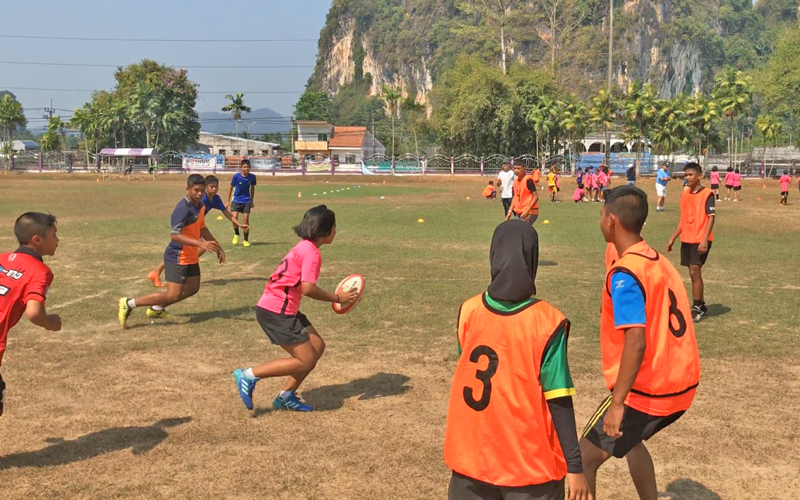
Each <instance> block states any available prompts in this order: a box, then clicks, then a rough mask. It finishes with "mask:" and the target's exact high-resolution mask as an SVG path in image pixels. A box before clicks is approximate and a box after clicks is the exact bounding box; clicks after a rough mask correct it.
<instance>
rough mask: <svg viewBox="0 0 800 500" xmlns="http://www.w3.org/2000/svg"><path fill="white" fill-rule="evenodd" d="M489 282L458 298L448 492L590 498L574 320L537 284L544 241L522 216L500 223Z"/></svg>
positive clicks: (472, 499)
mask: <svg viewBox="0 0 800 500" xmlns="http://www.w3.org/2000/svg"><path fill="white" fill-rule="evenodd" d="M489 255H490V263H491V271H492V282H491V283H490V284H489V288H488V290H487V291H486V292H484V293H481V294H480V295H476V296H475V297H473V298H471V299H469V300H467V301H466V302H464V303H463V304H462V305H461V308H460V309H459V313H458V330H457V339H458V353H459V359H458V363H457V365H456V370H455V375H454V376H453V384H452V387H451V390H450V403H449V406H448V410H447V429H446V431H445V438H444V461H445V463H446V464H447V466H448V467H450V469H452V470H453V474H452V477H451V479H450V488H449V493H448V498H449V499H450V500H462V499H463V500H467V499H469V500H477V499H487V500H488V499H492V500H494V499H504V498H505V499H510V500H513V499H519V500H523V499H526V500H563V499H564V478H565V477H566V479H567V484H568V486H569V497H568V498H570V499H587V498H592V497H591V495H590V494H589V492H588V485H587V482H586V478H585V477H584V475H583V473H582V472H583V471H582V465H581V456H580V449H579V446H578V439H577V435H576V432H575V415H574V413H573V407H572V395H573V394H574V393H575V389H574V385H573V383H572V377H571V376H570V371H569V365H568V363H567V339H568V337H569V330H570V323H569V320H567V318H565V317H564V315H563V314H562V313H561V312H560V311H559V310H557V309H556V308H554V307H553V306H551V305H550V304H548V303H547V302H545V301H543V300H539V299H537V298H536V297H534V295H535V294H536V286H535V280H536V269H537V266H538V263H539V262H538V260H539V243H538V236H537V235H536V231H535V230H531V228H529V227H528V226H527V225H526V224H524V223H523V222H521V221H508V222H504V223H502V224H500V225H499V226H498V227H497V229H495V232H494V236H493V237H492V246H491V250H490V252H489Z"/></svg>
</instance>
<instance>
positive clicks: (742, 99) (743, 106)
mask: <svg viewBox="0 0 800 500" xmlns="http://www.w3.org/2000/svg"><path fill="white" fill-rule="evenodd" d="M711 95H712V96H713V98H714V100H715V101H717V103H718V104H719V108H720V109H721V110H722V112H723V113H725V116H726V117H727V118H728V120H729V121H730V126H731V128H730V130H731V134H730V137H729V138H728V155H729V157H730V158H732V156H730V155H731V146H732V145H733V138H734V130H733V128H734V124H735V122H736V118H737V117H738V116H739V115H740V114H742V113H744V112H745V111H746V110H747V108H748V106H749V105H750V103H751V102H752V101H753V79H752V78H751V77H750V76H748V75H746V74H744V73H743V72H742V71H739V70H737V69H736V68H732V67H728V68H726V69H725V71H723V72H722V73H720V74H719V75H717V77H716V78H715V79H714V89H713V90H712V91H711Z"/></svg>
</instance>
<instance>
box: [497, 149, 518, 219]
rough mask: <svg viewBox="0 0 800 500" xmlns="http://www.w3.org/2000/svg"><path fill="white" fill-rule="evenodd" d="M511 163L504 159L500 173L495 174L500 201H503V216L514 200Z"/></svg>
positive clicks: (513, 174)
mask: <svg viewBox="0 0 800 500" xmlns="http://www.w3.org/2000/svg"><path fill="white" fill-rule="evenodd" d="M515 177H516V174H515V173H514V171H513V170H511V163H509V162H507V161H504V162H503V165H502V167H501V170H500V173H498V174H497V187H498V189H500V201H502V202H503V216H505V215H506V214H508V211H509V210H510V209H511V204H512V203H513V201H514V178H515Z"/></svg>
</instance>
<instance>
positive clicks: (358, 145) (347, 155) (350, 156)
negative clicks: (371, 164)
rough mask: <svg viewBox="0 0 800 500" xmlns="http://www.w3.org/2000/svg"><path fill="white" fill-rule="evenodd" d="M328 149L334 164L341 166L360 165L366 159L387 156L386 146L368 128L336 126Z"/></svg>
mask: <svg viewBox="0 0 800 500" xmlns="http://www.w3.org/2000/svg"><path fill="white" fill-rule="evenodd" d="M328 149H329V150H330V155H331V157H333V162H334V163H336V164H340V165H360V164H361V161H362V160H363V159H364V158H369V157H372V156H376V155H385V154H386V146H384V145H383V144H381V142H380V141H379V140H378V139H376V138H375V136H373V135H372V133H371V132H370V131H369V130H367V127H339V126H334V127H333V137H331V138H330V140H329V141H328Z"/></svg>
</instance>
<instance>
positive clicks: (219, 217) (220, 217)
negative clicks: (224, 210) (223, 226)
mask: <svg viewBox="0 0 800 500" xmlns="http://www.w3.org/2000/svg"><path fill="white" fill-rule="evenodd" d="M223 219H225V217H223V216H221V215H219V216H217V220H223Z"/></svg>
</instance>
